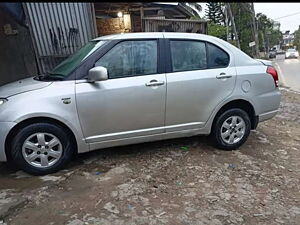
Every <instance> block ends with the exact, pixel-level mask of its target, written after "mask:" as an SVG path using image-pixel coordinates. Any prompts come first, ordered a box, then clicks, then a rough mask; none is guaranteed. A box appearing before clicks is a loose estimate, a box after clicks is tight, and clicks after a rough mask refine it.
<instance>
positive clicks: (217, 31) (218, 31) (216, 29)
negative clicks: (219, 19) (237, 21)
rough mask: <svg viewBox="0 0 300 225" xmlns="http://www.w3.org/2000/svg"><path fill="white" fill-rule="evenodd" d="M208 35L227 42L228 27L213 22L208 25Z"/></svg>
mask: <svg viewBox="0 0 300 225" xmlns="http://www.w3.org/2000/svg"><path fill="white" fill-rule="evenodd" d="M208 35H212V36H215V37H218V38H221V39H223V40H226V27H225V26H223V25H220V24H215V23H213V22H209V23H208Z"/></svg>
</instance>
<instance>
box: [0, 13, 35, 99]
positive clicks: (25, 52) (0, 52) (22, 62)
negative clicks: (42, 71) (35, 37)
mask: <svg viewBox="0 0 300 225" xmlns="http://www.w3.org/2000/svg"><path fill="white" fill-rule="evenodd" d="M35 74H37V65H36V61H35V54H34V49H33V45H32V42H31V39H30V34H29V30H28V29H26V28H25V27H23V26H20V25H19V24H17V23H16V22H15V21H14V19H13V18H12V17H11V16H10V15H9V14H8V13H7V12H6V11H4V10H3V9H2V8H0V86H1V85H3V84H5V83H9V82H11V81H15V80H19V79H22V78H25V77H28V76H32V75H35ZM0 97H1V96H0Z"/></svg>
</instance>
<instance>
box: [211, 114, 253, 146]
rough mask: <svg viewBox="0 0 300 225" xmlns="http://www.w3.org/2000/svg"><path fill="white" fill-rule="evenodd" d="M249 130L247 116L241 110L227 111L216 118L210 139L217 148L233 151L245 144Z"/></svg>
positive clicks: (249, 125)
mask: <svg viewBox="0 0 300 225" xmlns="http://www.w3.org/2000/svg"><path fill="white" fill-rule="evenodd" d="M250 130H251V122H250V119H249V116H248V114H247V113H246V112H245V111H244V110H242V109H238V108H234V109H229V110H226V111H225V112H223V113H222V114H221V115H219V116H218V117H217V118H216V120H215V122H214V124H213V127H212V133H211V138H212V140H213V143H214V145H215V146H216V147H217V148H220V149H224V150H233V149H237V148H238V147H240V146H241V145H242V144H244V143H245V141H246V140H247V138H248V136H249V134H250Z"/></svg>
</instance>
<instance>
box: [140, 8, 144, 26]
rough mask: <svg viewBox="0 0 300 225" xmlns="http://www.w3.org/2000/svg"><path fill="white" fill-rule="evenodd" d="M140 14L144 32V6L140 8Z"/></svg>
mask: <svg viewBox="0 0 300 225" xmlns="http://www.w3.org/2000/svg"><path fill="white" fill-rule="evenodd" d="M140 15H141V29H142V32H144V24H143V18H144V8H143V6H142V7H141V8H140Z"/></svg>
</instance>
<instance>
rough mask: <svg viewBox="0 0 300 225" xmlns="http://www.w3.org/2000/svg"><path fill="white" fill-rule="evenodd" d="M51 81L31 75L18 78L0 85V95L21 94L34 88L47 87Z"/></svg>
mask: <svg viewBox="0 0 300 225" xmlns="http://www.w3.org/2000/svg"><path fill="white" fill-rule="evenodd" d="M51 83H52V82H45V81H38V80H35V79H33V77H30V78H26V79H22V80H18V81H15V82H11V83H8V84H6V85H3V86H1V87H0V97H1V98H8V97H10V96H13V95H17V94H21V93H24V92H28V91H33V90H36V89H41V88H44V87H47V86H49V85H50V84H51Z"/></svg>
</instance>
